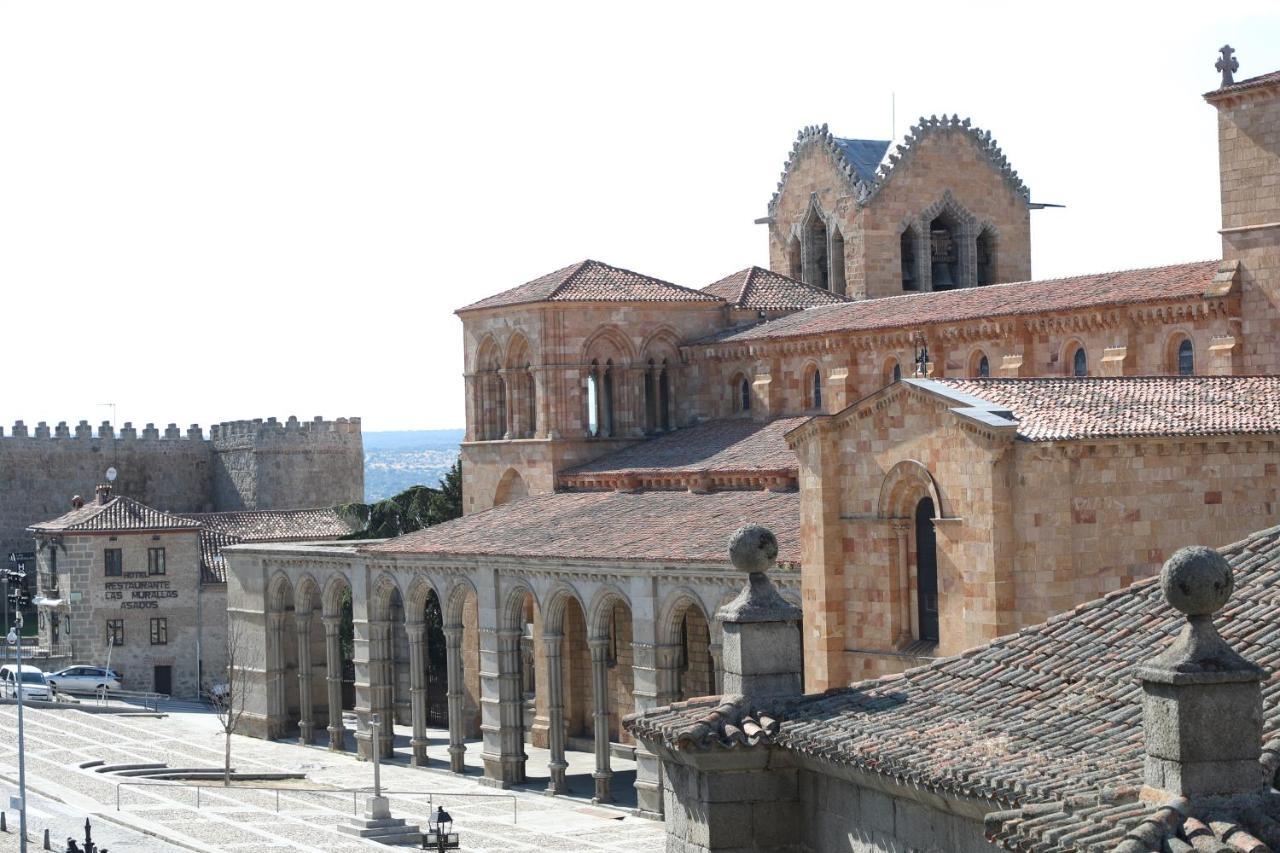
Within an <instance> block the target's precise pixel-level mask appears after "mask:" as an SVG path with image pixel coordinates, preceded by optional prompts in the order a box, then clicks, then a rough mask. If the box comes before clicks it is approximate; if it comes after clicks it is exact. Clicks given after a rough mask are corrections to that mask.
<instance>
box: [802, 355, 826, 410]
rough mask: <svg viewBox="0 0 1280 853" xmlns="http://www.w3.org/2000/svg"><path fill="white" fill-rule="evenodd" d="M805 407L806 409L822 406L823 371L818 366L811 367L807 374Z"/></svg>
mask: <svg viewBox="0 0 1280 853" xmlns="http://www.w3.org/2000/svg"><path fill="white" fill-rule="evenodd" d="M804 407H805V408H806V409H821V408H822V371H821V370H819V369H818V368H817V367H816V366H813V367H810V368H809V373H808V374H807V375H806V376H805V391H804Z"/></svg>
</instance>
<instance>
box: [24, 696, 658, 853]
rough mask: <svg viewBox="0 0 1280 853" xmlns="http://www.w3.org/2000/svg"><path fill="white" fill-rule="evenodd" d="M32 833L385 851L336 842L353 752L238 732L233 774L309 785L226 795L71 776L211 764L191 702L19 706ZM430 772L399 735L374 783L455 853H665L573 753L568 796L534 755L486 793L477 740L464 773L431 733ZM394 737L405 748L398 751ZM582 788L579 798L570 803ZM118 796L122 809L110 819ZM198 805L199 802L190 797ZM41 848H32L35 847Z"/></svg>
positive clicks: (149, 843)
mask: <svg viewBox="0 0 1280 853" xmlns="http://www.w3.org/2000/svg"><path fill="white" fill-rule="evenodd" d="M25 727H26V747H27V783H28V786H29V789H30V790H29V798H28V801H29V804H30V805H29V810H28V816H29V824H30V826H29V834H30V837H32V838H33V839H37V840H38V839H39V838H40V837H41V833H42V832H43V830H44V828H46V827H48V828H50V830H51V833H50V834H51V837H52V839H53V842H54V844H53V847H54V849H56V850H61V849H63V845H64V844H65V841H66V837H67V836H68V835H73V834H74V835H75V836H76V837H77V838H80V837H81V836H82V826H83V823H84V818H85V817H86V816H88V817H91V818H92V819H93V824H94V839H95V841H97V842H98V843H99V844H100V845H103V846H106V847H108V848H110V849H111V850H112V851H113V853H135V851H137V853H140V852H141V851H171V850H200V851H215V850H216V851H226V850H242V851H256V850H271V851H274V850H280V851H292V850H305V851H323V852H324V853H344V851H367V850H370V849H377V848H383V849H385V847H384V845H381V844H377V843H374V842H370V841H364V840H359V839H355V838H351V837H349V836H345V835H341V834H339V833H338V832H337V830H336V827H337V826H338V825H339V824H341V823H342V822H343V821H344V820H346V819H347V818H348V817H350V816H351V814H352V810H353V802H354V803H356V804H357V806H359V807H362V806H363V795H362V794H359V793H352V790H351V789H361V788H368V787H371V785H372V768H371V765H369V764H368V763H367V762H361V761H357V760H356V759H355V757H354V755H352V754H343V753H333V752H330V751H329V750H327V749H325V748H322V747H303V746H298V745H296V744H289V743H281V742H270V741H262V740H257V739H253V738H248V737H241V736H236V737H235V738H234V740H233V746H232V763H233V766H234V767H235V768H236V769H237V770H238V771H240V772H243V773H253V772H282V771H288V772H300V773H305V774H306V776H307V778H306V781H305V782H303V781H298V782H284V783H265V782H264V783H252V784H255V785H271V784H278V785H280V786H284V789H283V790H279V791H274V790H262V789H258V788H252V787H247V786H246V787H232V788H230V789H227V788H223V787H221V786H220V785H217V784H210V783H201V784H203V785H207V787H202V788H201V789H200V790H199V791H198V792H197V790H196V788H195V783H165V782H147V783H142V784H139V783H137V782H133V781H131V780H130V778H128V777H122V776H119V775H116V774H110V773H97V772H94V770H93V769H92V768H89V769H85V768H82V767H80V765H81V764H82V763H85V762H89V761H97V760H101V761H105V762H106V763H108V764H137V763H146V762H155V763H165V764H167V765H169V766H170V767H173V768H197V767H199V768H209V767H219V766H221V762H222V749H223V746H222V744H223V739H222V734H221V732H220V730H219V729H218V724H217V720H216V718H215V717H214V715H213V714H212V713H209V712H208V711H206V710H205V709H203V708H202V707H200V706H199V705H196V704H194V703H192V704H190V705H186V706H183V705H176V706H175V708H173V709H170V713H169V714H168V715H167V716H164V717H161V718H154V717H146V716H113V715H92V714H88V713H84V712H81V711H76V710H56V711H55V710H39V709H27V710H26V716H25ZM431 735H432V745H431V747H430V748H429V750H428V752H429V757H430V758H431V766H428V767H426V768H415V767H409V766H408V765H407V763H406V759H407V752H408V750H407V744H408V731H407V730H404V731H401V730H400V729H397V738H396V740H397V747H398V749H402V750H403V751H402V752H401V753H400V754H399V755H398V759H397V760H395V761H392V762H385V763H384V764H383V768H382V784H383V788H384V790H385V791H388V792H390V793H389V794H388V796H389V797H390V800H391V808H392V813H393V815H394V816H396V817H403V818H406V819H407V820H408V821H409V822H410V823H418V824H420V825H421V826H422V827H423V828H425V827H426V823H427V814H428V812H429V810H430V809H431V808H432V806H433V805H435V804H443V805H444V806H445V807H446V808H447V809H448V811H449V813H450V814H451V815H452V817H453V819H454V830H455V831H457V832H460V833H461V837H462V844H463V850H466V851H477V853H482V852H483V851H535V850H574V851H601V853H605V851H618V853H621V851H627V853H646V852H647V851H652V853H657V851H660V850H662V849H663V846H664V837H663V828H662V824H661V823H658V822H655V821H650V820H646V819H643V818H637V817H633V816H631V815H630V814H629V812H628V811H627V809H625V808H621V807H602V806H593V805H591V803H590V801H589V799H587V797H589V794H590V791H591V787H592V785H591V777H590V771H591V769H592V767H593V760H592V756H591V755H590V754H582V753H571V754H570V770H569V774H570V785H571V791H572V792H573V793H571V794H570V795H569V796H562V797H548V796H545V795H544V794H542V793H541V791H540V788H541V787H542V786H543V785H545V776H544V777H543V778H541V779H540V778H538V777H537V775H536V774H537V773H538V772H539V771H541V772H542V773H543V774H545V759H546V756H545V750H535V749H530V750H529V755H530V761H529V765H530V770H531V774H535V775H533V778H532V779H531V782H530V784H529V785H527V786H525V787H524V788H522V789H517V790H515V791H510V792H507V791H499V790H497V789H494V788H490V787H486V786H484V785H482V784H481V783H480V782H479V781H478V780H479V778H480V767H479V761H480V744H479V743H469V744H468V753H467V759H468V773H467V775H466V776H458V775H455V774H452V773H449V772H448V771H447V770H446V769H444V767H445V761H446V758H447V756H446V753H445V746H446V740H445V733H444V732H441V731H434V732H432V733H431ZM401 741H403V743H401ZM16 746H17V709H16V708H15V707H14V706H12V705H5V706H0V785H3V787H4V788H5V790H4V794H5V795H6V802H7V795H9V794H16V792H17V785H16V781H17V754H16ZM615 766H616V767H617V768H618V776H617V780H616V781H617V787H618V788H619V789H620V792H621V793H630V780H631V778H633V775H634V774H633V771H632V769H631V768H632V767H633V765H632V764H631V763H630V762H626V761H622V760H617V761H615ZM577 792H581V794H582V795H583V796H577V795H576V794H577ZM117 798H118V802H119V810H117ZM197 798H198V802H197ZM8 821H9V829H10V832H9V833H8V834H4V833H0V853H3V851H7V850H9V849H13V850H17V849H18V848H17V843H16V828H17V814H16V813H15V812H14V811H12V810H11V811H9V813H8ZM31 849H33V850H35V849H39V843H38V841H37V843H35V844H33V845H32V848H31Z"/></svg>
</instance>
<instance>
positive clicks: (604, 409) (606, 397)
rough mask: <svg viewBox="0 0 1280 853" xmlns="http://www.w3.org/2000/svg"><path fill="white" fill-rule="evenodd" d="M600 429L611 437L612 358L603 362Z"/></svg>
mask: <svg viewBox="0 0 1280 853" xmlns="http://www.w3.org/2000/svg"><path fill="white" fill-rule="evenodd" d="M600 430H601V433H602V434H603V435H607V436H609V437H613V360H612V359H610V360H609V361H606V362H605V363H604V378H603V380H602V381H601V383H600Z"/></svg>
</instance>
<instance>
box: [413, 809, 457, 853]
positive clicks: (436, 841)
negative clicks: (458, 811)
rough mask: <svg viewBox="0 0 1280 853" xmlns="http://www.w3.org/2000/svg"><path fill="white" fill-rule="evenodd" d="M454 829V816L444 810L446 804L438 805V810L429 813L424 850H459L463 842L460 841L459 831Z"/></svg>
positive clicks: (441, 852) (424, 837)
mask: <svg viewBox="0 0 1280 853" xmlns="http://www.w3.org/2000/svg"><path fill="white" fill-rule="evenodd" d="M451 829H453V818H451V817H449V813H448V812H447V811H445V810H444V806H436V810H435V811H434V812H432V813H430V814H428V815H427V834H426V835H424V836H422V849H423V850H436V851H437V853H444V851H445V850H457V849H459V848H460V847H461V846H462V844H461V843H460V842H459V841H458V833H456V832H450V831H449V830H451Z"/></svg>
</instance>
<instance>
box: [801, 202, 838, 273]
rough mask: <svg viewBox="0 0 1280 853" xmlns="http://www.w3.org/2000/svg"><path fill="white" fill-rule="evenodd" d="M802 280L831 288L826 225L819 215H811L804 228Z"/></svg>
mask: <svg viewBox="0 0 1280 853" xmlns="http://www.w3.org/2000/svg"><path fill="white" fill-rule="evenodd" d="M804 242H805V245H804V254H805V258H804V281H805V283H806V284H811V285H813V286H814V287H817V288H821V289H822V290H830V289H831V277H830V270H829V269H828V264H827V225H826V223H825V222H823V221H822V218H821V217H819V216H816V215H815V216H812V217H810V219H809V224H808V225H806V226H805V229H804Z"/></svg>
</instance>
